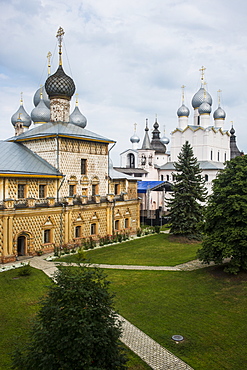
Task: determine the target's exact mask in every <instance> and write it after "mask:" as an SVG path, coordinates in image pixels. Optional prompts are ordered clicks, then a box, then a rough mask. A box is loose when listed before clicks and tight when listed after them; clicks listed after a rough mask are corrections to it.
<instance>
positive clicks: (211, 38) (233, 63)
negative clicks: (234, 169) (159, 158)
mask: <svg viewBox="0 0 247 370" xmlns="http://www.w3.org/2000/svg"><path fill="white" fill-rule="evenodd" d="M59 27H62V28H63V29H64V31H65V35H64V38H63V67H64V70H65V72H66V74H68V75H69V76H71V77H72V78H73V80H74V82H75V85H76V93H77V94H78V100H79V108H80V110H81V112H82V113H83V114H84V115H85V116H86V118H87V121H88V123H87V127H86V128H87V129H88V130H90V131H93V132H96V133H98V134H100V135H103V136H105V137H107V138H109V139H113V140H115V141H116V142H117V143H116V145H115V146H114V148H113V149H112V159H113V162H114V165H115V166H118V165H119V164H120V161H119V154H120V153H121V152H122V151H124V150H126V149H128V148H131V143H130V141H129V139H130V137H131V136H132V135H133V134H134V124H135V123H136V124H137V126H136V132H137V135H138V136H139V137H140V146H141V144H142V141H143V137H144V128H145V122H146V119H148V122H149V129H150V134H151V131H152V126H153V124H154V122H155V118H156V117H157V120H158V123H159V125H160V131H161V136H163V134H164V130H165V135H166V136H167V137H168V138H170V133H171V132H172V131H173V130H174V129H175V128H176V127H177V124H178V119H177V109H178V108H179V107H180V106H181V86H182V85H185V105H186V106H187V107H188V108H189V109H190V119H189V123H190V124H193V108H192V106H191V99H192V97H193V95H194V94H195V93H196V92H197V91H198V89H199V88H200V86H201V80H200V77H201V74H200V71H199V70H200V68H201V67H202V66H204V67H205V68H206V70H205V80H206V82H207V90H208V92H209V93H210V94H211V96H212V99H213V105H212V114H211V116H213V112H214V110H216V109H217V107H218V98H217V95H218V94H217V91H218V90H219V89H220V90H221V91H222V92H221V98H220V99H221V107H222V108H223V109H224V110H225V112H226V120H225V127H224V128H225V129H226V130H230V128H231V125H232V122H233V125H234V128H235V130H236V136H237V145H238V147H239V149H240V150H243V151H244V152H247V139H246V133H247V122H246V118H245V112H246V110H247V89H246V86H245V82H246V81H247V48H246V45H247V2H246V1H245V0H235V1H232V0H208V1H205V0H201V1H194V0H186V1H183V0H152V1H150V0H135V1H133V0H117V1H116V0H85V1H82V0H70V1H65V0H8V1H6V0H0V32H1V37H0V112H1V113H0V140H5V139H7V138H8V137H11V136H13V134H14V128H13V126H12V124H11V116H12V115H13V114H14V113H15V112H16V111H17V110H18V108H19V106H20V98H21V92H22V93H23V103H24V108H25V109H26V111H27V112H28V113H29V114H30V113H31V111H32V109H33V108H34V105H33V95H34V93H35V92H36V90H37V89H38V88H39V86H40V85H42V84H44V83H45V80H46V78H47V54H48V52H49V51H50V52H51V53H52V58H51V64H52V67H51V73H54V72H55V71H56V69H57V67H58V46H57V38H56V34H57V30H58V28H59ZM74 106H75V96H74V97H73V98H72V100H71V111H72V110H73V109H74ZM211 120H212V124H213V117H211ZM31 127H33V126H31ZM168 150H169V146H168Z"/></svg>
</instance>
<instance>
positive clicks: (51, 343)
mask: <svg viewBox="0 0 247 370" xmlns="http://www.w3.org/2000/svg"><path fill="white" fill-rule="evenodd" d="M55 280H56V284H54V285H52V286H51V287H50V288H49V291H48V294H47V296H46V297H45V298H44V299H43V301H42V303H41V309H40V311H39V313H38V315H37V318H36V320H35V323H34V325H33V328H32V330H31V333H30V341H29V343H28V345H27V346H26V347H25V348H24V349H22V350H19V351H17V352H16V353H15V355H14V360H13V366H14V367H13V368H15V369H19V370H20V369H21V370H27V369H28V370H32V369H35V370H37V369H41V370H60V369H61V370H67V369H68V370H72V369H73V370H77V369H83V370H91V369H92V370H95V369H98V370H110V369H112V370H113V369H114V370H115V369H124V368H126V367H125V362H126V361H125V357H124V354H123V351H122V348H121V345H120V343H119V336H120V333H121V323H120V322H119V320H117V315H116V313H115V312H114V310H113V297H112V294H110V293H109V289H108V288H109V282H108V281H107V280H106V278H105V276H104V275H103V273H102V272H101V271H100V270H99V269H97V268H90V267H78V268H71V267H62V268H60V269H59V271H58V273H57V274H56V276H55Z"/></svg>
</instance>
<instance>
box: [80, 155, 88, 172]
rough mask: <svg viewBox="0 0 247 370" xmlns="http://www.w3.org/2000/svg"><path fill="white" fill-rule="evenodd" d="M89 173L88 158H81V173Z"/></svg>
mask: <svg viewBox="0 0 247 370" xmlns="http://www.w3.org/2000/svg"><path fill="white" fill-rule="evenodd" d="M86 174H87V160H86V159H84V158H82V159H81V175H86Z"/></svg>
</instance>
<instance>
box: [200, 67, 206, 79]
mask: <svg viewBox="0 0 247 370" xmlns="http://www.w3.org/2000/svg"><path fill="white" fill-rule="evenodd" d="M205 70H206V68H205V67H204V66H202V68H200V69H199V71H200V72H202V77H201V80H202V81H204V71H205Z"/></svg>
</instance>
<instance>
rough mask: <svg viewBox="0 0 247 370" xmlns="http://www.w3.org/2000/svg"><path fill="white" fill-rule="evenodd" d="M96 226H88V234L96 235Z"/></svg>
mask: <svg viewBox="0 0 247 370" xmlns="http://www.w3.org/2000/svg"><path fill="white" fill-rule="evenodd" d="M96 226H97V225H96V224H95V223H93V224H91V225H90V234H91V235H95V234H96V233H97V227H96Z"/></svg>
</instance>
